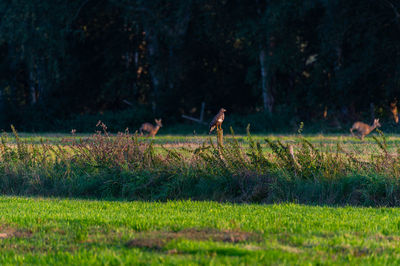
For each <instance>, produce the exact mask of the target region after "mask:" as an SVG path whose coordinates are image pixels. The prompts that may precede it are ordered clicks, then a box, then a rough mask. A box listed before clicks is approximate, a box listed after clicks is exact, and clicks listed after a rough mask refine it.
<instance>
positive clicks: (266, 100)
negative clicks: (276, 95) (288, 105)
mask: <svg viewBox="0 0 400 266" xmlns="http://www.w3.org/2000/svg"><path fill="white" fill-rule="evenodd" d="M265 54H266V52H265V49H261V50H260V67H261V68H260V70H261V89H262V96H263V107H264V111H267V110H268V112H269V113H272V108H273V104H274V99H273V97H272V95H271V91H270V90H269V89H268V74H267V73H268V71H267V66H266V62H265V60H266V59H265Z"/></svg>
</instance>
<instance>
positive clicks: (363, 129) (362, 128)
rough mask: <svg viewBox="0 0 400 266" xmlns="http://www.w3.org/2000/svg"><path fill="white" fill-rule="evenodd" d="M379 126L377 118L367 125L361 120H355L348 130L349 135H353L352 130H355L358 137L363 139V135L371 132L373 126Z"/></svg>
mask: <svg viewBox="0 0 400 266" xmlns="http://www.w3.org/2000/svg"><path fill="white" fill-rule="evenodd" d="M380 126H381V124H380V123H379V118H378V119H374V123H373V124H372V126H370V125H367V124H365V123H363V122H355V123H354V124H353V126H352V127H351V128H350V132H351V135H353V136H354V133H353V130H357V131H358V135H359V137H360V139H361V140H363V139H364V137H365V136H366V135H368V134H369V133H371V131H372V130H374V129H375V128H377V127H380Z"/></svg>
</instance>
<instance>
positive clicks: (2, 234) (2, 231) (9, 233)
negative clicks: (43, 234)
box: [0, 225, 32, 239]
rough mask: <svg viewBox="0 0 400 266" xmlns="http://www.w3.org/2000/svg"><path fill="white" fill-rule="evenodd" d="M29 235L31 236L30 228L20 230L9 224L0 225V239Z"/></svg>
mask: <svg viewBox="0 0 400 266" xmlns="http://www.w3.org/2000/svg"><path fill="white" fill-rule="evenodd" d="M31 236H32V231H30V230H22V229H18V228H14V227H11V226H5V225H0V239H6V238H12V237H17V238H23V237H25V238H27V237H31Z"/></svg>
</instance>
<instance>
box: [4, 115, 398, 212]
mask: <svg viewBox="0 0 400 266" xmlns="http://www.w3.org/2000/svg"><path fill="white" fill-rule="evenodd" d="M98 126H99V127H100V130H99V131H97V133H95V134H93V135H92V136H90V137H88V138H85V139H79V140H77V139H76V138H74V139H68V138H66V139H64V140H63V141H62V143H61V144H56V145H50V144H49V143H47V142H46V141H45V140H43V141H41V144H39V145H37V144H36V145H34V144H32V143H29V141H26V140H21V139H20V138H19V137H18V133H17V131H16V130H15V129H14V128H13V135H12V136H8V135H6V134H3V135H2V137H1V145H0V159H1V161H0V192H1V193H2V194H17V195H46V196H63V197H64V196H66V197H95V198H117V199H128V200H168V199H184V198H192V199H197V200H205V199H207V200H218V201H232V202H263V203H272V202H283V201H289V202H299V203H306V204H333V205H335V204H340V205H342V204H354V205H367V206H382V205H385V206H398V205H399V203H400V184H399V176H400V158H399V157H398V156H397V155H396V154H391V153H389V152H388V147H387V144H386V138H385V136H384V135H383V133H382V132H380V135H379V137H374V141H375V143H374V144H365V145H373V150H374V153H373V154H372V155H370V156H368V155H361V156H360V154H356V153H354V152H352V151H351V150H350V149H349V148H348V147H347V146H346V147H344V146H343V145H340V144H338V145H337V146H336V147H334V148H331V147H328V148H326V147H324V146H323V144H321V145H315V144H312V143H310V142H309V141H308V140H307V139H306V138H303V137H302V136H301V134H299V135H298V137H297V138H296V139H295V140H294V141H293V142H292V143H289V144H285V143H282V142H281V141H279V140H277V141H272V140H269V139H265V143H261V142H259V141H254V140H253V138H252V136H251V134H250V132H249V129H248V134H247V138H248V142H247V143H248V144H246V145H245V144H241V143H240V142H239V141H238V140H237V138H236V137H235V136H234V132H233V130H232V136H231V137H229V138H225V141H224V146H223V147H221V146H217V145H215V144H214V143H213V141H212V140H211V139H210V140H208V141H205V142H204V143H203V144H202V145H201V146H199V147H197V148H194V149H190V148H188V147H186V148H183V149H182V150H176V149H172V148H166V147H161V149H159V148H155V146H154V143H153V141H152V140H147V139H142V138H139V137H138V136H137V135H132V134H130V133H129V132H128V131H126V132H124V133H119V134H118V135H117V136H110V135H109V134H108V132H107V127H106V126H105V125H104V124H103V123H99V124H98ZM265 145H266V146H267V147H268V148H269V149H271V150H272V152H266V151H265V148H263V147H265Z"/></svg>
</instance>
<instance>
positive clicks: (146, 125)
mask: <svg viewBox="0 0 400 266" xmlns="http://www.w3.org/2000/svg"><path fill="white" fill-rule="evenodd" d="M154 121H155V122H156V125H155V126H153V125H152V124H150V123H143V124H142V126H141V127H140V128H139V132H140V136H143V131H147V132H149V134H148V136H149V137H154V136H155V135H156V134H157V132H158V130H159V129H160V127H162V124H161V118H160V119H154Z"/></svg>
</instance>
